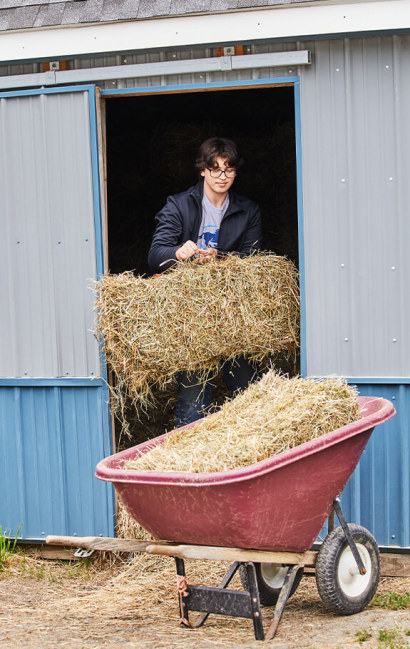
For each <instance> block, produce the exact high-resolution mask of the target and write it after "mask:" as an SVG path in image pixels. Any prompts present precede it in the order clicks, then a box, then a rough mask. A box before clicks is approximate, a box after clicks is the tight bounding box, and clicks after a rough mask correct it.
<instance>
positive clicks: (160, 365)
mask: <svg viewBox="0 0 410 649" xmlns="http://www.w3.org/2000/svg"><path fill="white" fill-rule="evenodd" d="M96 288H97V304H96V309H97V313H98V323H97V332H96V333H97V334H99V335H101V336H102V338H103V341H104V351H105V355H106V359H107V361H108V363H109V364H110V366H111V367H112V369H113V370H114V372H115V375H116V381H117V392H121V391H123V392H124V393H126V394H129V395H131V396H132V397H133V399H134V402H135V404H136V405H138V406H139V407H141V406H144V405H147V404H148V403H149V402H150V401H151V400H152V390H153V389H154V388H160V389H163V388H164V387H165V386H166V385H167V384H168V383H169V382H170V381H172V379H173V378H174V377H175V375H176V374H177V373H178V372H181V371H188V372H190V371H198V372H200V373H201V378H203V380H206V378H209V377H210V376H213V375H215V374H216V373H217V372H218V369H219V368H220V364H221V362H223V361H226V360H230V359H233V358H235V357H236V356H238V355H242V354H243V355H245V356H247V357H248V358H250V359H255V360H261V359H263V358H266V357H268V356H271V355H272V354H277V353H279V352H284V351H285V352H287V353H292V352H294V351H295V350H296V349H297V348H298V346H299V342H298V341H299V289H298V274H297V270H296V268H295V266H294V265H293V264H292V262H290V261H289V260H287V259H286V258H284V257H280V256H277V255H274V254H271V253H259V254H255V255H252V256H250V257H246V258H244V259H241V258H240V257H238V256H236V255H233V254H230V255H227V256H226V257H224V258H223V259H216V260H215V261H212V262H210V263H208V264H203V265H199V264H197V263H196V262H195V261H188V262H182V263H177V264H175V265H174V267H173V268H172V269H171V270H169V271H167V272H165V273H163V274H162V275H159V276H157V277H155V278H149V279H147V278H144V277H142V276H137V277H134V275H133V274H132V273H130V272H127V273H122V274H120V275H105V276H103V277H102V278H101V280H100V282H98V283H97V286H96Z"/></svg>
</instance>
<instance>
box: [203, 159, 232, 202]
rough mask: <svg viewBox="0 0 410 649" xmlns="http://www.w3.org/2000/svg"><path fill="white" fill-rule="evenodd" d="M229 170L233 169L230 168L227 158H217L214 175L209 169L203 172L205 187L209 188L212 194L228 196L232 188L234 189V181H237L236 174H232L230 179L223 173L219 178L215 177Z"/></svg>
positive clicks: (213, 170)
mask: <svg viewBox="0 0 410 649" xmlns="http://www.w3.org/2000/svg"><path fill="white" fill-rule="evenodd" d="M229 169H232V167H230V166H229V164H228V160H227V159H226V158H221V157H219V156H218V157H217V158H215V165H214V167H213V169H212V175H211V172H210V171H209V169H203V170H202V171H201V176H203V177H204V183H205V186H206V187H208V189H209V190H211V192H216V193H217V194H226V193H227V191H228V190H229V189H230V187H232V184H233V181H234V180H235V174H232V175H231V177H230V178H228V177H227V176H226V175H225V173H223V174H222V175H221V176H220V177H219V178H215V176H217V175H218V174H219V173H220V172H221V171H222V170H223V171H227V170H229ZM228 173H229V172H228Z"/></svg>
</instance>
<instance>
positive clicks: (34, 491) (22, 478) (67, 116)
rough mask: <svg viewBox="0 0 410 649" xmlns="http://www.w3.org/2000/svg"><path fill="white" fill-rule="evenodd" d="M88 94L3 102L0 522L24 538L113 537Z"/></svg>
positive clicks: (32, 96)
mask: <svg viewBox="0 0 410 649" xmlns="http://www.w3.org/2000/svg"><path fill="white" fill-rule="evenodd" d="M93 92H94V89H88V90H82V89H81V88H78V89H76V90H75V91H72V92H71V91H68V90H66V91H62V92H61V91H60V92H49V93H47V91H45V92H42V91H38V92H36V91H33V92H30V91H29V92H27V93H21V94H18V95H17V96H12V95H10V94H8V95H7V94H5V95H3V96H0V134H1V135H0V142H1V147H0V219H1V231H2V237H1V238H0V272H1V277H2V281H1V284H0V286H1V288H0V313H1V318H0V323H1V325H0V327H1V328H0V377H1V378H0V475H2V477H3V482H4V485H3V489H2V497H1V499H0V526H1V527H2V529H3V531H6V532H8V533H11V534H13V535H14V534H15V533H16V531H17V529H18V527H19V526H20V525H21V524H22V528H21V530H20V535H21V536H23V537H24V538H37V537H39V538H41V537H44V536H45V535H47V534H63V535H64V534H78V535H88V534H91V535H93V534H102V535H112V534H113V531H114V517H113V516H114V511H113V504H114V503H113V493H112V487H111V485H107V484H103V483H101V482H99V481H98V480H96V479H95V478H94V470H95V465H96V464H97V462H98V461H99V460H100V459H101V458H102V457H105V456H106V455H107V454H109V453H110V450H111V432H110V416H109V409H108V395H107V388H106V386H105V384H104V382H103V380H102V379H101V378H100V379H95V378H94V377H96V376H99V375H100V374H101V367H100V357H99V346H98V343H97V341H96V340H95V338H94V336H93V334H92V332H91V331H90V329H92V327H93V320H94V316H93V304H94V295H93V292H92V290H91V285H92V280H95V279H96V278H97V266H98V264H100V265H101V262H100V261H99V262H98V263H97V259H98V260H99V259H100V252H99V251H100V250H101V240H100V239H101V235H100V223H99V218H100V215H99V206H98V205H96V204H95V198H94V197H95V196H98V191H95V190H96V185H97V186H98V176H96V169H95V165H96V163H95V160H96V152H95V148H96V138H95V128H96V126H95V122H96V120H95V106H94V104H93V101H94V95H93ZM90 95H92V97H90ZM93 107H94V111H93ZM92 129H94V132H93V133H92ZM93 148H94V154H93ZM93 160H94V162H93ZM97 235H98V236H97ZM99 270H101V268H100V269H99ZM62 377H63V378H62Z"/></svg>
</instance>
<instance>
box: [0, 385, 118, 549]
mask: <svg viewBox="0 0 410 649" xmlns="http://www.w3.org/2000/svg"><path fill="white" fill-rule="evenodd" d="M107 397H108V395H107V389H106V388H104V387H88V388H86V387H71V388H70V387H65V388H62V387H59V386H56V387H35V386H32V387H9V388H4V387H3V388H2V389H1V390H0V475H1V476H2V479H3V489H2V498H1V501H0V524H1V526H2V527H3V529H5V530H7V531H11V532H12V533H13V534H15V532H16V531H17V528H18V526H19V525H20V524H21V523H23V527H22V528H21V532H20V535H21V536H22V537H23V538H38V537H41V536H46V535H47V534H62V535H67V534H68V535H72V534H77V535H95V534H97V535H98V534H102V535H103V536H112V535H113V533H114V499H113V490H112V486H111V485H110V484H106V483H103V482H100V481H99V480H97V479H96V478H95V477H94V470H95V465H96V464H97V462H98V461H99V460H100V459H102V458H103V457H106V456H107V455H109V454H110V453H111V446H110V443H109V440H108V438H107V435H105V434H104V430H107V425H108V417H109V412H108V403H107V401H108V398H107Z"/></svg>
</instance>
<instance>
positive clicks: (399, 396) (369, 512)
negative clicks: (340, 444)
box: [342, 384, 410, 547]
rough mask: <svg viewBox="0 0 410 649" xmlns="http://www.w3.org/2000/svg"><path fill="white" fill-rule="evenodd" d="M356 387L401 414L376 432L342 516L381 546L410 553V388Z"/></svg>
mask: <svg viewBox="0 0 410 649" xmlns="http://www.w3.org/2000/svg"><path fill="white" fill-rule="evenodd" d="M358 387H359V388H360V394H361V395H362V396H380V397H384V398H385V399H389V400H390V401H391V402H392V403H393V404H394V407H395V408H396V411H397V414H396V416H395V417H394V419H391V420H390V421H388V422H387V423H385V424H383V425H382V426H379V427H377V428H376V429H375V430H374V432H373V435H372V436H371V438H370V441H369V443H368V445H367V447H366V449H365V451H364V453H363V455H362V458H361V460H360V463H359V466H358V468H357V469H356V471H355V473H354V474H353V476H352V478H351V480H350V481H349V483H348V485H347V487H346V489H345V490H344V492H343V496H342V506H343V511H344V513H345V515H346V517H347V519H348V520H350V521H354V522H359V523H360V524H361V525H364V526H365V527H367V529H369V530H370V531H371V532H372V534H374V536H375V537H376V539H377V541H378V543H379V544H380V545H397V546H401V547H410V434H409V422H410V385H403V384H387V385H383V384H373V385H371V384H369V385H366V386H363V385H360V386H358Z"/></svg>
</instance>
